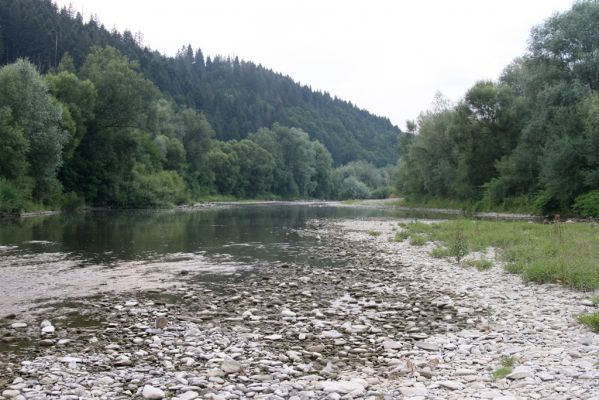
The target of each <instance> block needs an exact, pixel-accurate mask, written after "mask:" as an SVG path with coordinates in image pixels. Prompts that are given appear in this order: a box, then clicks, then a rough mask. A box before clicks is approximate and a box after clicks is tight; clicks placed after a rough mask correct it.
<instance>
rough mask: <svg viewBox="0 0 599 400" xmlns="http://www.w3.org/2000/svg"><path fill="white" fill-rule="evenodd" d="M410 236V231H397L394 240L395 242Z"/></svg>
mask: <svg viewBox="0 0 599 400" xmlns="http://www.w3.org/2000/svg"><path fill="white" fill-rule="evenodd" d="M409 237H410V233H409V232H408V231H405V230H404V231H401V232H397V233H396V234H395V241H396V242H403V241H404V240H406V239H407V238H409Z"/></svg>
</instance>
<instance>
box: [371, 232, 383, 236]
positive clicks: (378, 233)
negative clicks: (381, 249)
mask: <svg viewBox="0 0 599 400" xmlns="http://www.w3.org/2000/svg"><path fill="white" fill-rule="evenodd" d="M368 234H369V235H370V236H372V237H378V236H381V235H382V234H383V232H381V231H368Z"/></svg>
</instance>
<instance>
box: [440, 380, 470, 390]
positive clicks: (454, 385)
mask: <svg viewBox="0 0 599 400" xmlns="http://www.w3.org/2000/svg"><path fill="white" fill-rule="evenodd" d="M439 385H441V386H443V387H444V388H447V389H451V390H462V389H464V385H463V384H461V383H460V382H456V381H441V382H439Z"/></svg>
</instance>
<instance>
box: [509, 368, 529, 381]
mask: <svg viewBox="0 0 599 400" xmlns="http://www.w3.org/2000/svg"><path fill="white" fill-rule="evenodd" d="M533 376H534V375H533V373H532V370H531V369H530V368H528V367H516V368H514V370H513V371H512V373H511V374H509V375H508V376H507V377H506V378H508V379H524V378H532V377H533Z"/></svg>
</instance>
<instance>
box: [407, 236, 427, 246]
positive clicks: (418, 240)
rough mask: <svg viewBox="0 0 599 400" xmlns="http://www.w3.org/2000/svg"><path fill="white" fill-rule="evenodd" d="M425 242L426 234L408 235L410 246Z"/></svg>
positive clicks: (421, 244) (422, 244)
mask: <svg viewBox="0 0 599 400" xmlns="http://www.w3.org/2000/svg"><path fill="white" fill-rule="evenodd" d="M426 242H427V240H426V236H424V235H411V237H410V244H411V245H412V246H424V245H425V244H426Z"/></svg>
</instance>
